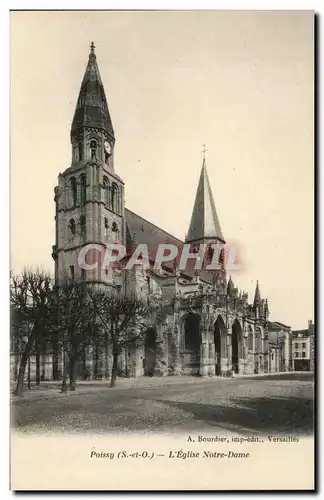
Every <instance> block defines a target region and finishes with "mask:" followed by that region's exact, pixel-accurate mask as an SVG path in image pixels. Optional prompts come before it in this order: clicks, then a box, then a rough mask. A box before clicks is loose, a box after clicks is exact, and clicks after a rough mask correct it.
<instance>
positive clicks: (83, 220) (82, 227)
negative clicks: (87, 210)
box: [80, 215, 86, 236]
mask: <svg viewBox="0 0 324 500" xmlns="http://www.w3.org/2000/svg"><path fill="white" fill-rule="evenodd" d="M80 231H81V234H82V236H84V235H85V233H86V218H85V216H84V215H81V217H80Z"/></svg>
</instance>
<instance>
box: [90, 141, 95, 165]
mask: <svg viewBox="0 0 324 500" xmlns="http://www.w3.org/2000/svg"><path fill="white" fill-rule="evenodd" d="M90 153H91V159H92V160H93V159H95V158H97V141H95V140H94V139H92V140H91V141H90Z"/></svg>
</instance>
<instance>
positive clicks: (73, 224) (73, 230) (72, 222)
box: [69, 219, 75, 235]
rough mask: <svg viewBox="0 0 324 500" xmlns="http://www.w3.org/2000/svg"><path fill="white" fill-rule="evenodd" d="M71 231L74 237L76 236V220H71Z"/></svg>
mask: <svg viewBox="0 0 324 500" xmlns="http://www.w3.org/2000/svg"><path fill="white" fill-rule="evenodd" d="M69 229H70V232H71V234H72V235H75V220H74V219H70V221H69Z"/></svg>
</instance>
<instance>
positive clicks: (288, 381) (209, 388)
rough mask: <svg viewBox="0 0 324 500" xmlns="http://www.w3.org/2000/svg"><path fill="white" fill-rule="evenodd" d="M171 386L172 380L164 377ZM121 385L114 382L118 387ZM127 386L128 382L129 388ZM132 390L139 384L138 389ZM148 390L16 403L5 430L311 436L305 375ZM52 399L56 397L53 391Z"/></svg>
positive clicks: (101, 389) (104, 390) (163, 383)
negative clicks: (8, 428)
mask: <svg viewBox="0 0 324 500" xmlns="http://www.w3.org/2000/svg"><path fill="white" fill-rule="evenodd" d="M172 378H174V377H172ZM121 382H122V381H121ZM132 384H133V382H132ZM139 385H140V384H139ZM150 385H151V386H149V387H147V386H146V387H145V384H144V386H143V385H142V387H141V386H139V387H136V385H134V384H133V385H132V386H130V387H126V388H125V386H123V384H122V383H121V384H120V386H119V387H118V386H117V387H116V388H114V389H109V388H108V386H107V384H105V383H99V384H97V385H94V387H93V390H92V389H91V387H88V388H87V390H85V388H84V386H82V387H81V386H80V388H79V392H78V389H77V392H76V393H73V394H67V395H55V394H54V396H52V397H46V392H45V393H44V394H45V395H43V396H42V395H41V394H40V395H39V397H37V398H36V397H35V398H33V399H28V398H27V399H26V400H24V399H23V398H22V399H16V400H14V402H13V405H12V423H13V426H14V427H16V428H17V429H19V430H20V431H21V432H46V431H51V432H60V431H61V432H62V431H64V432H73V433H78V432H79V433H86V432H87V433H108V432H110V431H113V432H116V431H118V432H129V431H136V432H179V431H184V432H188V431H192V432H198V431H212V432H213V434H217V433H220V432H222V433H227V432H235V433H236V434H244V435H249V434H251V435H257V434H263V433H265V434H267V433H276V434H285V435H287V434H294V435H296V434H300V435H307V434H311V433H312V432H313V390H314V388H313V377H312V374H310V373H295V374H294V373H292V374H282V375H269V376H264V377H242V378H237V379H197V380H192V379H190V380H186V379H185V378H184V379H183V381H182V380H181V379H179V378H178V380H177V383H170V378H165V379H163V380H161V379H159V380H157V381H156V383H155V381H154V379H151V380H150ZM56 393H57V391H56Z"/></svg>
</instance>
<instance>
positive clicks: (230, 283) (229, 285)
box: [227, 276, 234, 295]
mask: <svg viewBox="0 0 324 500" xmlns="http://www.w3.org/2000/svg"><path fill="white" fill-rule="evenodd" d="M233 290H234V283H233V280H232V276H230V277H229V280H228V283H227V295H232V293H233Z"/></svg>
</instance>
